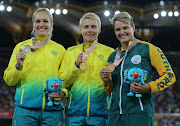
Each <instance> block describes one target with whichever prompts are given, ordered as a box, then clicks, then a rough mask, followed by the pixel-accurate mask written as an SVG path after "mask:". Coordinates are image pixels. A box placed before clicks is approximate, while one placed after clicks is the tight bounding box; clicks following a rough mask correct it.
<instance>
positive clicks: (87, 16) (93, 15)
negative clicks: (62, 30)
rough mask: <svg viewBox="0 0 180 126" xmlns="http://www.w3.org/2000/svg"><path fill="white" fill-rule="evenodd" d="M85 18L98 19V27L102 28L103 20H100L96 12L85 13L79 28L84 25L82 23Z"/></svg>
mask: <svg viewBox="0 0 180 126" xmlns="http://www.w3.org/2000/svg"><path fill="white" fill-rule="evenodd" d="M85 19H90V20H96V21H97V25H98V28H101V20H100V18H99V16H97V15H96V14H95V13H92V12H88V13H85V14H84V15H83V16H82V18H81V19H80V21H79V28H81V27H82V23H83V21H84V20H85Z"/></svg>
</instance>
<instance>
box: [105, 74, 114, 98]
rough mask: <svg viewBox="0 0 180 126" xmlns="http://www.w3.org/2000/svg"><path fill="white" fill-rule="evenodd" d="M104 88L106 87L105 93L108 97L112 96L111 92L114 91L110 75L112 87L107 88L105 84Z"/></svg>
mask: <svg viewBox="0 0 180 126" xmlns="http://www.w3.org/2000/svg"><path fill="white" fill-rule="evenodd" d="M103 86H104V91H105V92H106V94H107V95H108V96H111V92H112V89H113V82H112V77H111V75H110V85H108V86H105V83H104V82H103Z"/></svg>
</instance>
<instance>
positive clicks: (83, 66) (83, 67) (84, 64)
mask: <svg viewBox="0 0 180 126" xmlns="http://www.w3.org/2000/svg"><path fill="white" fill-rule="evenodd" d="M79 68H80V69H81V70H83V71H85V70H86V69H87V62H82V63H81V64H80V65H79Z"/></svg>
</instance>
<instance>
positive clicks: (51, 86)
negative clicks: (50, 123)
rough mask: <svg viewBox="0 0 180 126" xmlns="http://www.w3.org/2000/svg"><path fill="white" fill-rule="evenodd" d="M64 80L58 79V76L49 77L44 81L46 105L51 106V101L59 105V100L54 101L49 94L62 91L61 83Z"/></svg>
mask: <svg viewBox="0 0 180 126" xmlns="http://www.w3.org/2000/svg"><path fill="white" fill-rule="evenodd" d="M63 82H64V80H61V79H58V78H51V79H49V80H47V81H46V87H45V88H44V92H45V93H47V94H48V103H47V105H48V106H53V103H54V104H55V105H59V104H60V102H55V101H53V99H52V98H51V94H52V93H54V92H57V93H59V92H62V84H63Z"/></svg>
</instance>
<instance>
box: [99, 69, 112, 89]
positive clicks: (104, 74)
mask: <svg viewBox="0 0 180 126" xmlns="http://www.w3.org/2000/svg"><path fill="white" fill-rule="evenodd" d="M110 73H111V72H110V71H109V70H108V69H107V68H104V69H102V70H101V72H100V73H99V75H100V77H101V79H102V80H103V81H104V83H105V86H108V85H110V77H109V76H110Z"/></svg>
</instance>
